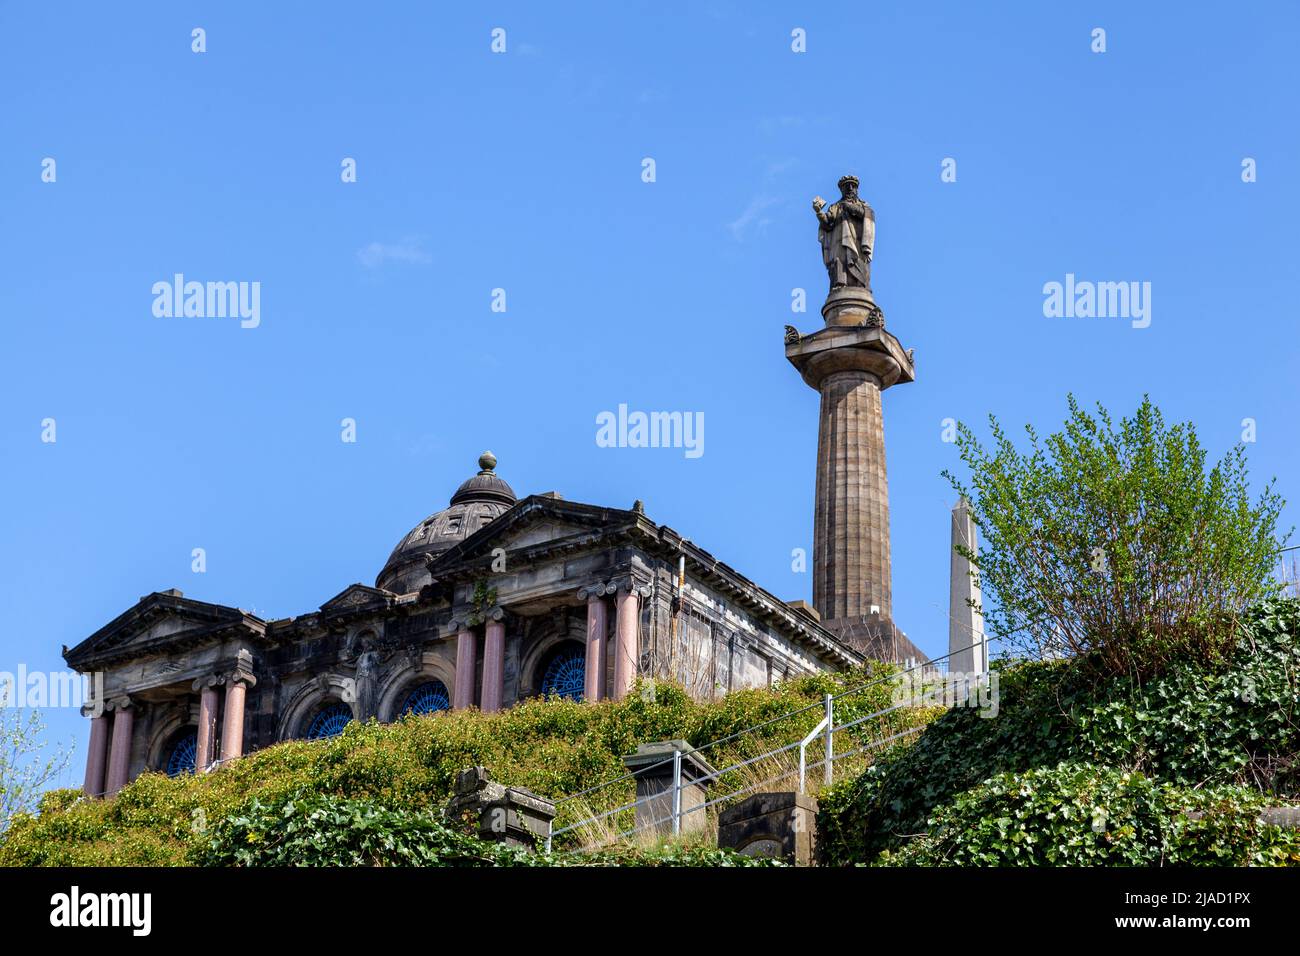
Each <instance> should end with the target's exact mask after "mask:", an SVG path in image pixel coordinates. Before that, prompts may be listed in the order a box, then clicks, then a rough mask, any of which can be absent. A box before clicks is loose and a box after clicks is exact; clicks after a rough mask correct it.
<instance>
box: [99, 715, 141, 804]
mask: <svg viewBox="0 0 1300 956" xmlns="http://www.w3.org/2000/svg"><path fill="white" fill-rule="evenodd" d="M134 737H135V704H134V702H133V701H131V700H130V698H122V699H120V700H117V701H114V702H113V743H112V746H111V749H110V750H109V754H108V781H107V783H106V784H105V787H104V792H105V794H106V795H108V796H110V797H111V796H112V795H113V794H115V793H117V792H118V791H119V790H121V789H122V788H123V787H125V786H126V785H127V783H128V782H129V779H130V774H131V744H132V741H133V740H134Z"/></svg>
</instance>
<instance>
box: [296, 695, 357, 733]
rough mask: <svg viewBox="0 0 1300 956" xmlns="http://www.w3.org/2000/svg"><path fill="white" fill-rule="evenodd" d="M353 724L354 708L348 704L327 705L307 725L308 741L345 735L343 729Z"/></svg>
mask: <svg viewBox="0 0 1300 956" xmlns="http://www.w3.org/2000/svg"><path fill="white" fill-rule="evenodd" d="M351 722H352V708H351V707H349V706H348V705H347V704H343V703H334V704H326V705H325V706H324V707H322V708H321V709H320V710H318V711H316V716H315V717H313V718H312V719H311V723H309V724H308V725H307V733H306V734H305V736H306V738H307V739H308V740H326V739H328V738H330V737H337V736H338V735H339V734H341V733H343V728H344V727H346V726H347V725H348V724H349V723H351Z"/></svg>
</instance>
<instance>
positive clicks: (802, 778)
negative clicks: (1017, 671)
mask: <svg viewBox="0 0 1300 956" xmlns="http://www.w3.org/2000/svg"><path fill="white" fill-rule="evenodd" d="M987 639H988V638H986V637H985V638H984V639H983V640H981V641H978V642H976V643H975V644H972V645H971V646H972V647H974V646H977V645H978V644H980V643H983V642H984V641H985V640H987ZM963 650H967V648H959V649H958V650H957V651H952V652H950V653H949V654H948V655H945V656H944V658H938V659H936V660H933V661H925V662H923V663H920V664H915V665H912V666H911V667H908V668H906V669H904V670H902V671H900V672H898V673H896V674H889V675H887V676H885V677H881V678H877V679H875V680H871V681H867V682H865V683H863V684H859V685H857V686H855V687H851V688H848V689H846V690H843V691H841V692H840V693H838V694H826V695H825V696H824V697H823V699H822V701H821V703H820V704H810V705H808V706H807V707H801V708H799V709H798V710H794V711H791V712H790V713H788V714H783V715H781V716H779V717H775V718H772V719H770V720H766V721H763V722H761V723H759V724H755V725H754V726H752V727H747V728H745V729H744V730H741V731H737V732H736V733H734V734H731V735H729V736H727V737H722V738H719V739H718V740H715V741H712V742H711V743H708V744H705V745H704V746H702V747H698V748H691V750H690V753H691V754H699V753H703V752H704V751H706V750H709V749H711V748H713V747H716V746H718V745H719V744H723V743H727V742H730V741H732V740H736V739H738V738H740V737H743V736H745V735H747V734H751V733H754V732H755V731H757V730H761V729H763V728H764V727H770V726H772V725H773V724H775V723H778V722H780V721H782V720H787V719H789V718H791V717H796V716H798V715H800V714H804V713H807V712H808V711H809V710H812V709H814V708H818V707H820V708H821V709H822V710H823V716H822V719H821V720H820V721H818V723H817V725H816V726H815V727H814V728H813V729H812V730H811V731H809V732H808V733H807V734H806V735H805V736H803V737H802V738H800V739H799V740H797V741H794V742H792V743H788V744H784V745H782V746H780V747H774V748H772V749H770V750H767V751H765V752H764V753H761V754H759V755H757V756H755V757H749V758H747V759H745V760H740V761H737V762H736V763H733V764H731V765H729V766H727V767H725V768H723V769H722V770H713V771H711V772H710V773H707V774H703V775H698V776H694V777H692V778H691V781H690V783H691V784H692V785H700V786H702V785H704V784H706V783H707V782H709V781H711V780H718V779H719V778H721V777H722V776H723V775H725V774H729V773H734V772H736V771H738V770H742V769H744V768H746V767H749V766H752V765H753V764H756V763H758V762H759V761H762V760H771V759H773V758H776V757H778V756H780V755H781V754H783V753H787V752H789V751H791V750H794V749H796V748H797V749H798V751H799V765H798V769H797V770H793V771H792V770H786V771H784V772H781V773H778V774H776V775H775V776H773V777H770V778H768V779H765V780H761V781H758V782H757V783H750V784H746V785H744V786H741V787H739V788H737V789H735V790H732V791H730V792H728V793H724V794H721V795H720V796H716V797H713V798H712V799H709V800H707V801H705V802H703V803H701V804H699V805H697V806H693V807H690V808H689V809H686V810H685V811H683V809H682V790H683V779H682V762H683V758H684V757H685V756H686V752H684V751H682V750H680V749H674V750H673V751H672V753H671V755H669V756H666V757H664V759H662V760H659V761H656V762H654V763H651V764H649V765H648V766H645V767H641V768H638V769H637V770H635V771H630V772H628V773H625V774H622V775H620V776H618V777H615V778H613V779H612V780H607V781H605V782H604V783H601V784H597V785H595V786H593V787H588V788H586V789H585V790H581V791H579V792H578V793H575V794H571V795H569V796H567V797H564V798H562V799H560V800H558V801H556V805H557V806H560V805H562V804H565V803H568V802H570V801H572V800H576V799H579V798H581V797H585V796H588V795H590V794H593V793H597V792H599V791H601V790H605V789H607V788H609V787H611V786H614V785H616V784H618V783H621V782H624V781H627V780H634V779H636V778H637V777H639V776H641V775H644V774H646V773H647V772H650V771H654V770H656V769H659V768H662V767H667V766H669V765H671V767H672V770H671V775H672V782H671V785H670V788H671V793H670V794H669V796H670V799H669V801H668V802H669V805H670V807H671V810H670V812H669V814H668V816H666V817H661V818H655V819H652V820H648V821H646V822H643V823H636V824H635V825H634V826H633V827H631V828H630V829H627V830H623V831H620V832H618V833H616V834H615V835H614V836H613V838H612V839H613V840H621V839H623V838H624V837H627V836H631V835H632V834H634V833H637V832H638V831H642V830H646V829H649V828H658V827H660V826H663V825H664V824H670V825H671V832H672V834H673V835H674V836H679V835H680V834H681V832H682V820H683V818H684V817H686V816H689V815H690V814H693V813H699V812H702V811H704V810H707V809H708V808H709V807H712V806H715V805H717V804H718V803H721V802H722V801H724V800H730V799H733V798H735V797H738V796H741V795H742V794H745V793H747V792H749V791H752V790H757V789H758V788H759V787H764V786H768V785H770V784H773V783H776V782H778V781H781V780H784V779H786V778H789V777H793V776H796V775H797V777H798V781H799V790H800V791H801V792H806V789H807V774H808V771H809V770H812V769H816V768H817V767H818V766H820V767H821V768H822V782H823V785H825V786H829V785H830V784H831V783H833V782H834V769H835V762H836V761H837V760H844V759H847V758H850V757H856V756H859V755H862V754H866V753H868V752H871V751H873V750H879V749H881V748H882V747H886V746H888V745H889V744H892V743H894V742H896V741H899V740H902V739H904V738H906V737H909V736H911V735H913V734H916V733H919V732H920V731H921V730H923V729H924V725H921V726H917V727H911V728H908V729H906V730H903V731H900V732H898V733H895V734H891V735H889V736H886V737H884V738H881V739H878V740H873V741H870V742H868V743H867V744H864V745H863V746H860V747H856V748H853V749H850V750H848V751H845V752H844V753H836V751H835V734H836V733H839V732H842V731H846V730H850V729H852V728H854V727H858V726H861V725H862V724H864V723H866V722H867V721H869V720H878V719H880V718H882V717H885V716H888V715H889V714H891V713H893V712H895V711H897V710H900V709H902V708H905V707H911V706H913V705H914V704H913V702H912V701H910V700H904V701H900V702H896V703H893V704H891V705H890V706H888V707H885V708H883V709H881V710H877V711H874V712H873V713H870V714H865V715H863V716H861V717H855V718H853V719H852V720H847V721H845V722H844V723H842V724H839V725H837V724H836V723H835V701H836V700H837V699H838V698H842V697H847V696H849V695H850V694H855V693H860V692H861V691H863V690H866V689H868V688H870V687H874V686H878V685H880V684H881V683H885V682H887V681H896V680H898V679H899V678H900V677H902V676H904V675H906V674H908V673H911V672H913V671H917V670H920V671H921V672H922V674H923V675H924V674H925V673H926V672H927V671H928V672H930V673H932V674H934V675H935V677H936V678H937V679H939V680H944V679H945V677H946V675H945V674H943V673H940V672H938V671H937V670H936V667H935V665H936V663H938V661H941V660H946V658H947V657H950V656H952V654H956V653H959V652H960V651H963ZM971 692H972V693H973V692H974V688H973V687H972V688H971ZM819 736H820V737H821V738H822V739H823V756H822V759H821V760H817V761H815V762H814V763H812V764H809V763H808V747H809V745H811V744H812V743H813V741H815V740H816V739H817V738H818V737H819ZM664 795H665V794H664V792H659V793H653V794H647V795H645V796H641V797H637V798H636V799H634V800H632V801H631V802H630V803H622V804H620V805H619V806H617V807H614V808H613V809H611V810H605V811H603V812H600V813H596V814H593V815H591V816H587V817H584V818H582V819H580V820H578V821H576V822H574V823H570V824H568V825H567V826H564V827H560V828H559V829H555V828H554V825H553V823H551V824H548V829H547V837H546V849H547V851H548V852H550V850H551V849H552V848H553V845H554V840H555V838H556V837H559V836H562V835H564V834H566V833H570V832H573V831H575V830H578V829H580V828H583V827H590V826H592V825H594V824H597V823H600V822H601V821H604V820H607V819H610V818H611V817H615V816H616V815H618V814H620V813H624V812H626V811H628V810H632V811H634V812H636V811H638V810H639V809H640V808H641V807H642V806H643V805H647V804H649V803H650V802H651V801H652V800H659V801H663V800H664Z"/></svg>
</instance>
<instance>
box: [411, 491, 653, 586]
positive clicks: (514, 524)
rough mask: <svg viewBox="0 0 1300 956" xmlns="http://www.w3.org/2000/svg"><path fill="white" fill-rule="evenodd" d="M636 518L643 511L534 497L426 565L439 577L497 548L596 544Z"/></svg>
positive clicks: (623, 528) (574, 546) (535, 547)
mask: <svg viewBox="0 0 1300 956" xmlns="http://www.w3.org/2000/svg"><path fill="white" fill-rule="evenodd" d="M638 521H645V516H644V515H639V514H637V513H635V512H632V511H624V510H621V509H617V508H601V507H599V506H596V505H587V504H581V503H579V502H572V501H562V500H558V499H553V498H547V497H542V496H534V497H532V498H528V499H525V500H524V501H521V502H520V503H519V504H517V505H516V506H515V507H514V508H512V509H511V510H510V511H509V512H507V513H506V514H504V515H502V516H501V517H500V518H498V519H497V520H496V521H494V522H492V523H491V524H490V525H488V526H487V527H485V528H483V529H482V530H480V531H477V532H475V533H474V534H472V535H470V536H469V537H468V538H466V539H465V540H464V541H463V542H461V543H460V544H459V545H457V546H456V547H454V548H451V549H449V550H448V551H445V552H444V553H443V554H442V555H440V556H439V557H438V558H437V559H436V561H435V562H434V564H433V565H431V566H430V571H431V572H432V573H433V575H434V577H438V576H439V574H440V573H443V572H446V571H448V570H450V569H452V568H455V567H457V566H460V565H463V564H467V563H475V562H478V561H481V560H482V559H484V558H486V557H489V556H492V555H493V554H494V553H495V552H496V551H497V549H498V548H499V549H502V550H505V551H507V552H512V551H517V550H521V549H524V550H527V549H546V548H548V547H550V546H554V547H569V548H581V547H583V546H586V545H588V544H589V545H591V546H593V547H596V546H600V545H601V543H602V542H604V541H605V540H606V539H607V538H608V537H610V536H611V535H613V534H618V533H623V532H625V531H626V530H627V529H628V528H629V527H633V526H635V525H636V524H637V523H638Z"/></svg>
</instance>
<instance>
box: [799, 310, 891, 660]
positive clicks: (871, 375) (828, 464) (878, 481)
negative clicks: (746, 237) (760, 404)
mask: <svg viewBox="0 0 1300 956" xmlns="http://www.w3.org/2000/svg"><path fill="white" fill-rule="evenodd" d="M858 299H860V300H861V301H858ZM859 307H861V309H863V310H865V311H864V312H863V313H862V314H861V315H859V314H858V313H857V312H855V311H853V310H854V309H857V308H859ZM822 314H823V316H824V317H825V318H826V322H827V325H826V328H824V329H820V330H819V331H817V332H814V333H813V334H811V335H808V336H802V335H800V334H799V333H798V332H792V333H790V334H788V335H787V337H786V346H785V354H786V358H788V359H789V360H790V363H791V364H792V365H794V367H795V368H797V369H798V370H799V373H800V374H801V375H802V376H803V380H804V381H805V382H806V383H807V384H808V385H810V386H811V387H813V388H815V389H816V390H817V391H818V393H819V394H820V396H821V412H820V419H819V422H818V432H817V495H816V501H815V505H814V510H813V607H815V608H816V609H817V613H818V614H819V615H820V616H821V623H822V625H823V626H824V627H826V628H827V629H828V630H830V631H831V632H832V633H834V634H837V635H839V637H840V638H841V639H842V640H844V641H846V642H847V643H848V644H849V645H850V646H852V647H854V648H855V649H856V650H858V651H860V652H863V653H867V654H869V655H870V656H873V657H876V656H881V655H882V654H884V655H885V656H888V657H892V656H893V652H892V651H890V650H888V649H887V648H886V647H885V646H884V642H883V640H882V639H883V638H884V636H886V635H888V636H890V637H891V638H892V634H893V607H892V604H893V600H892V594H891V584H890V566H889V565H890V555H889V482H888V480H887V478H886V472H885V426H884V417H883V414H882V411H881V402H880V393H881V392H883V391H884V390H885V389H887V388H890V387H891V386H893V385H896V384H898V383H900V382H911V381H913V380H914V379H915V377H916V369H915V365H914V363H913V361H912V356H911V353H910V352H906V351H904V350H903V348H902V346H901V345H899V343H898V340H897V339H896V338H894V336H893V335H891V334H890V333H888V332H886V331H885V329H884V319H883V317H882V316H880V315H879V310H878V307H876V306H875V304H874V303H873V302H870V297H869V295H861V296H858V298H857V299H855V298H854V297H853V296H852V295H851V294H849V293H845V292H840V293H835V294H833V295H832V297H831V299H828V300H827V304H826V305H825V306H824V307H823V309H822ZM850 321H852V322H855V323H857V324H849V323H850ZM889 644H890V646H892V640H891V641H890V642H889Z"/></svg>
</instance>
